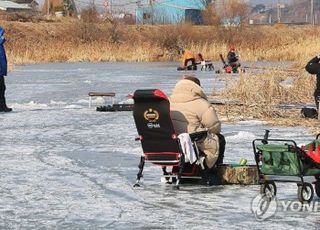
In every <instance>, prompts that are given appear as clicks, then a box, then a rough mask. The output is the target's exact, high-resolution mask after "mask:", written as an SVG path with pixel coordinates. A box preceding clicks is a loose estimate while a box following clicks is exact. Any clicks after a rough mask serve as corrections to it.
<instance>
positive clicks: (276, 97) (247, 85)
mask: <svg viewBox="0 0 320 230" xmlns="http://www.w3.org/2000/svg"><path fill="white" fill-rule="evenodd" d="M286 81H289V82H290V83H291V84H287V83H288V82H286ZM314 88H315V77H314V76H311V75H309V74H306V73H305V72H303V71H301V72H297V73H296V75H292V73H291V74H289V73H286V74H285V73H283V72H282V71H281V72H279V71H273V72H266V73H264V74H260V75H257V74H255V75H253V74H241V75H240V79H239V81H238V82H236V83H230V86H229V87H227V88H226V89H225V90H224V91H222V92H221V94H220V95H219V97H220V98H223V99H228V100H229V101H232V100H233V101H237V102H239V104H242V105H231V104H229V105H224V106H216V108H217V110H218V112H219V114H221V115H222V116H223V117H226V119H227V120H228V121H238V120H242V119H246V120H247V119H259V120H265V121H267V122H268V123H269V124H273V125H280V126H303V127H307V128H309V129H310V130H311V131H312V132H313V133H320V127H319V122H320V121H319V120H316V119H305V118H303V117H301V114H300V111H301V109H298V108H296V109H288V108H287V109H285V108H281V107H280V106H279V105H281V104H298V105H303V104H306V103H311V104H312V103H314V100H313V92H314Z"/></svg>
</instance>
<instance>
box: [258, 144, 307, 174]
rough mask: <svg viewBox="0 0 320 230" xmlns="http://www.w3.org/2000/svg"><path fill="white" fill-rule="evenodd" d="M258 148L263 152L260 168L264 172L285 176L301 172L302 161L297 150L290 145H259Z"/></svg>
mask: <svg viewBox="0 0 320 230" xmlns="http://www.w3.org/2000/svg"><path fill="white" fill-rule="evenodd" d="M257 149H258V150H260V151H262V153H263V154H262V165H261V168H260V170H261V172H262V173H263V174H267V175H283V176H296V175H299V174H300V168H299V164H301V161H300V160H299V159H298V157H297V154H296V153H295V152H291V151H290V150H289V146H288V145H275V144H266V145H258V146H257ZM301 167H302V165H301Z"/></svg>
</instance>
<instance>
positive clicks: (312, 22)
mask: <svg viewBox="0 0 320 230" xmlns="http://www.w3.org/2000/svg"><path fill="white" fill-rule="evenodd" d="M310 4H311V5H310V23H311V24H312V25H313V26H314V24H315V23H314V0H310Z"/></svg>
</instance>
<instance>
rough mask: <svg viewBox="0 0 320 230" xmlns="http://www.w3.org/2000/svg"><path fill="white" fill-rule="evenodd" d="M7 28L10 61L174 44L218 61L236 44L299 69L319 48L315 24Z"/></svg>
mask: <svg viewBox="0 0 320 230" xmlns="http://www.w3.org/2000/svg"><path fill="white" fill-rule="evenodd" d="M0 23H1V25H2V26H3V27H4V28H5V29H6V30H7V37H8V38H9V41H8V43H7V44H6V47H7V50H8V56H9V61H10V62H12V63H14V64H23V63H36V62H37V63H38V62H52V61H67V62H75V61H93V62H95V61H157V60H160V61H171V60H178V59H179V57H178V55H177V49H178V47H184V48H188V49H191V50H192V51H194V52H201V53H203V54H204V55H205V57H206V58H208V59H212V60H219V53H226V52H227V50H228V48H229V46H230V45H232V44H235V45H236V47H237V49H238V50H239V52H240V53H241V58H242V60H246V61H257V60H290V61H295V62H297V66H298V67H299V68H302V66H303V65H304V63H305V62H306V61H307V60H308V59H309V58H310V57H311V56H314V55H315V52H316V50H320V36H319V35H320V29H319V28H317V27H316V28H315V27H297V28H296V27H284V28H283V27H279V26H278V27H270V26H268V27H267V26H264V27H240V28H218V27H213V26H192V25H188V24H181V25H175V26H173V25H172V26H170V25H166V26H164V25H161V26H160V25H159V26H150V25H145V26H135V25H122V24H112V23H84V22H79V21H75V20H74V21H72V20H67V21H62V22H53V23H19V22H6V21H0Z"/></svg>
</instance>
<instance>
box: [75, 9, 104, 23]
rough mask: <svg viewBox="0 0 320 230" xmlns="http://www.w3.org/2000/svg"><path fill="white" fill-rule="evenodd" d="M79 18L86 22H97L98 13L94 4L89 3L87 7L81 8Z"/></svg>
mask: <svg viewBox="0 0 320 230" xmlns="http://www.w3.org/2000/svg"><path fill="white" fill-rule="evenodd" d="M80 16H81V20H82V21H83V22H86V23H95V22H99V21H100V19H99V14H98V11H97V9H96V7H95V6H94V5H89V6H88V7H87V8H85V9H83V10H82V11H81V13H80Z"/></svg>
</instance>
